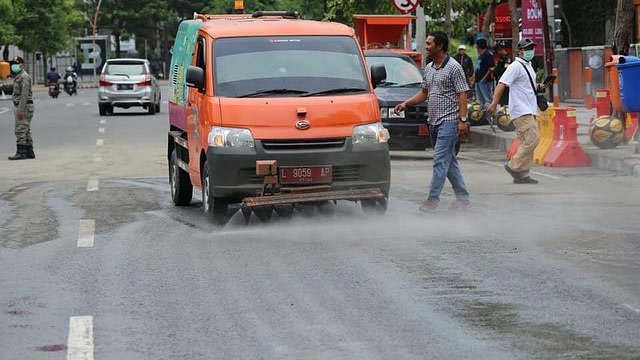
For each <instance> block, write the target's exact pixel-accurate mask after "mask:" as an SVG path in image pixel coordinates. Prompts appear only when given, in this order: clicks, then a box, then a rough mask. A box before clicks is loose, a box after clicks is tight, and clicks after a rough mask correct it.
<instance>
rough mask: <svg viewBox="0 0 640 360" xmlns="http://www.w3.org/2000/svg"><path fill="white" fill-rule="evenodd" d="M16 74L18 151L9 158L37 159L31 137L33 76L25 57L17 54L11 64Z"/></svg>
mask: <svg viewBox="0 0 640 360" xmlns="http://www.w3.org/2000/svg"><path fill="white" fill-rule="evenodd" d="M11 73H13V74H14V77H15V80H14V82H13V95H12V98H13V105H14V106H15V107H16V110H15V133H16V144H17V151H16V154H15V155H13V156H9V160H24V159H35V157H36V154H35V153H34V152H33V139H32V138H31V119H33V92H32V89H31V85H32V80H31V76H30V75H29V74H28V73H27V71H26V70H25V69H24V59H23V58H21V57H20V56H16V57H15V58H14V59H13V61H12V64H11Z"/></svg>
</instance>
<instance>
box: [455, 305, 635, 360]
mask: <svg viewBox="0 0 640 360" xmlns="http://www.w3.org/2000/svg"><path fill="white" fill-rule="evenodd" d="M452 310H453V311H454V315H455V316H456V317H458V318H461V319H463V320H465V321H466V322H468V323H470V324H471V325H472V326H474V327H477V328H481V329H487V330H491V331H492V332H493V333H495V334H496V335H497V337H498V338H499V339H501V340H506V341H507V342H508V343H511V344H513V346H514V348H520V349H525V350H530V349H531V348H535V349H540V350H541V351H544V352H546V353H548V354H550V356H562V357H563V358H579V359H618V360H626V359H629V360H631V359H636V360H637V359H638V358H639V356H640V355H638V352H637V349H634V348H631V347H625V346H621V345H612V344H608V343H605V342H600V341H595V340H594V339H592V338H590V337H587V336H584V335H581V334H578V333H575V332H573V331H572V330H570V329H567V328H565V327H563V326H561V325H558V324H551V323H542V324H537V323H532V322H527V321H524V320H523V319H521V318H520V317H519V315H518V313H517V311H516V309H515V308H514V306H512V305H508V304H504V303H499V302H490V301H482V300H471V301H466V302H465V303H463V304H459V305H458V306H452Z"/></svg>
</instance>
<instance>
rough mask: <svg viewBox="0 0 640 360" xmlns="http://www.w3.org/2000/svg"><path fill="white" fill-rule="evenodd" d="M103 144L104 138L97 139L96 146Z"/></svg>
mask: <svg viewBox="0 0 640 360" xmlns="http://www.w3.org/2000/svg"><path fill="white" fill-rule="evenodd" d="M102 145H104V140H103V139H98V140H96V146H102Z"/></svg>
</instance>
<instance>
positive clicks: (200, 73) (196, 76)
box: [186, 66, 204, 91]
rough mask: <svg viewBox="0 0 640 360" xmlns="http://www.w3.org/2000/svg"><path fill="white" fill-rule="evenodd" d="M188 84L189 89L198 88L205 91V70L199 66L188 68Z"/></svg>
mask: <svg viewBox="0 0 640 360" xmlns="http://www.w3.org/2000/svg"><path fill="white" fill-rule="evenodd" d="M186 83H187V86H188V87H192V88H196V89H198V90H199V91H203V90H204V70H202V68H199V67H197V66H189V67H188V68H187V78H186Z"/></svg>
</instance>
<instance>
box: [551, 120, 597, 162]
mask: <svg viewBox="0 0 640 360" xmlns="http://www.w3.org/2000/svg"><path fill="white" fill-rule="evenodd" d="M553 128H554V133H553V140H554V141H553V143H552V145H551V149H549V153H548V154H547V156H545V158H544V166H550V167H581V166H589V157H588V156H587V153H585V152H584V150H583V149H582V146H580V143H579V142H578V121H577V120H576V109H574V108H556V109H555V117H554V119H553Z"/></svg>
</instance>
